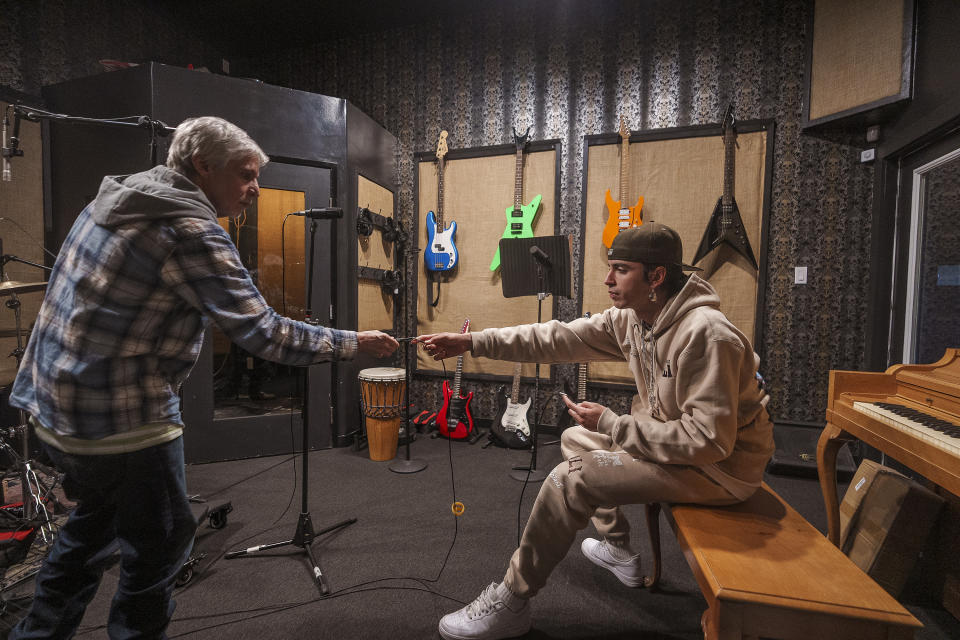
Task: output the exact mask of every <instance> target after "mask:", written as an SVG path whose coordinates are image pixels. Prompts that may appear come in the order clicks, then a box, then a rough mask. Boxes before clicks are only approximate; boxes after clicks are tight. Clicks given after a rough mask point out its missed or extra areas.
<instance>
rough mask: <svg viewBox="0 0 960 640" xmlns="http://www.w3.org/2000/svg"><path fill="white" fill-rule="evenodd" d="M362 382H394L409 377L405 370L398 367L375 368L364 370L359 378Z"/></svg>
mask: <svg viewBox="0 0 960 640" xmlns="http://www.w3.org/2000/svg"><path fill="white" fill-rule="evenodd" d="M357 377H358V378H359V379H360V380H365V381H367V382H386V381H392V380H403V379H405V378H406V377H407V372H406V370H405V369H400V368H397V367H373V368H371V369H364V370H362V371H361V372H360V375H359V376H357Z"/></svg>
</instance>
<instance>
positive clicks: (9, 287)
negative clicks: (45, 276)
mask: <svg viewBox="0 0 960 640" xmlns="http://www.w3.org/2000/svg"><path fill="white" fill-rule="evenodd" d="M46 288H47V283H46V282H15V281H13V280H7V281H5V282H0V296H9V295H13V294H15V293H30V292H32V291H43V290H44V289H46Z"/></svg>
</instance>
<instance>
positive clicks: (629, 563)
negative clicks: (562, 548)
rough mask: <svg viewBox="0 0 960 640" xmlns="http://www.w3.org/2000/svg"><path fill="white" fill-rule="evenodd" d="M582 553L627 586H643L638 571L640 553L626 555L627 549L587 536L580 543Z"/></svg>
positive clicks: (641, 574)
mask: <svg viewBox="0 0 960 640" xmlns="http://www.w3.org/2000/svg"><path fill="white" fill-rule="evenodd" d="M580 550H581V551H582V552H583V555H585V556H586V557H587V559H588V560H589V561H590V562H592V563H593V564H595V565H597V566H599V567H603V568H604V569H606V570H608V571H609V572H610V573H612V574H613V575H615V576H617V580H619V581H620V582H622V583H623V584H625V585H627V586H628V587H641V586H643V573H641V571H640V555H639V554H637V555H633V556H631V555H628V552H627V551H624V550H621V549H617V548H616V547H613V546H611V545H609V544H607V541H606V540H596V539H594V538H587V539H586V540H584V541H583V543H582V544H581V545H580Z"/></svg>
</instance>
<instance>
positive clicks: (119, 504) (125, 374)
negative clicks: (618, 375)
mask: <svg viewBox="0 0 960 640" xmlns="http://www.w3.org/2000/svg"><path fill="white" fill-rule="evenodd" d="M267 160H268V158H267V156H266V154H264V152H263V151H262V150H261V149H260V147H259V146H257V144H256V143H255V142H254V141H253V140H252V139H251V138H250V136H248V135H247V134H246V133H245V132H244V131H243V130H241V129H240V128H238V127H237V126H235V125H233V124H231V123H229V122H227V121H225V120H222V119H220V118H213V117H201V118H192V119H189V120H185V121H184V122H182V123H181V124H180V126H178V127H177V129H176V131H175V132H174V134H173V139H172V142H171V146H170V151H169V155H168V158H167V166H157V167H154V168H152V169H150V170H148V171H144V172H141V173H137V174H133V175H129V176H107V177H105V178H104V179H103V182H102V184H101V186H100V191H99V193H98V194H97V197H96V199H95V200H94V201H93V202H91V203H90V204H89V205H88V206H87V207H86V208H85V209H84V210H83V212H82V213H81V214H80V216H79V217H78V218H77V221H76V222H75V223H74V225H73V228H72V229H71V231H70V233H69V235H68V236H67V238H66V240H65V241H64V244H63V247H62V248H61V250H60V254H59V257H58V258H57V261H56V264H55V265H54V269H53V272H52V274H51V276H50V281H49V283H48V286H47V294H46V297H45V299H44V302H43V306H42V308H41V309H40V314H39V316H38V318H37V321H36V324H35V328H34V330H33V331H32V333H31V336H30V341H29V343H28V345H27V350H26V353H25V355H24V359H23V363H22V365H21V368H20V371H19V374H18V375H17V378H16V380H15V381H14V385H13V391H12V394H11V396H10V404H11V405H13V406H16V407H19V408H21V409H24V410H26V411H28V412H29V413H30V414H31V424H32V425H33V427H34V429H35V432H36V434H37V437H38V438H39V439H40V440H41V441H42V442H43V444H44V447H45V448H46V450H47V452H48V453H49V454H50V457H51V459H52V460H53V462H54V463H55V464H56V465H57V467H58V468H59V469H60V470H61V471H63V472H64V474H65V476H64V489H65V491H66V492H67V495H68V496H69V497H71V498H72V499H74V500H76V502H77V506H76V509H75V510H74V511H73V513H72V514H71V515H70V518H69V520H68V521H67V523H66V524H65V525H64V526H63V527H62V528H61V529H60V532H59V534H58V536H57V539H56V541H55V543H54V545H53V547H52V549H51V550H50V553H49V555H48V557H47V559H46V561H45V562H44V565H43V568H42V569H41V570H40V573H39V574H38V575H37V584H36V593H35V596H34V600H33V604H32V605H31V608H30V611H29V613H28V614H27V616H26V618H24V619H23V620H22V621H21V622H20V623H19V624H18V625H17V626H16V627H15V628H14V629H13V631H12V632H11V633H10V636H9V637H10V638H68V637H71V636H72V635H73V633H74V632H75V630H76V627H77V625H78V624H79V622H80V620H81V618H82V617H83V613H84V610H85V608H86V606H87V604H88V603H89V602H90V600H91V599H92V598H93V596H94V594H95V593H96V591H97V587H98V585H99V583H100V578H101V574H102V569H101V568H99V567H97V566H96V565H91V564H90V562H89V560H90V559H91V558H93V557H95V556H96V555H97V554H98V553H100V552H101V551H102V550H104V549H105V548H106V547H107V546H108V545H110V544H111V543H112V542H113V541H114V540H115V539H116V540H118V541H119V544H120V556H121V560H120V581H119V584H118V586H117V591H116V594H115V595H114V598H113V604H112V606H111V609H110V617H109V620H108V624H107V633H108V634H109V636H110V637H111V638H121V637H122V638H130V637H137V638H160V637H163V635H164V629H166V627H167V624H168V623H169V621H170V616H171V615H172V613H173V601H172V598H171V594H172V592H173V586H174V581H175V578H176V575H177V573H178V572H179V570H180V568H181V565H182V564H183V562H184V561H185V560H186V559H187V558H188V556H189V554H190V549H191V546H192V542H193V536H194V532H195V529H196V521H195V520H194V517H193V515H192V513H191V510H190V508H189V503H188V500H187V495H186V489H185V481H184V462H183V438H182V433H183V419H182V417H181V415H180V398H179V392H180V386H181V385H182V384H183V381H184V379H185V378H186V377H187V375H188V374H189V373H190V370H191V368H192V367H193V365H194V364H195V363H196V361H197V357H198V355H199V353H200V347H201V345H202V343H203V335H204V329H205V327H206V326H207V324H208V323H209V322H213V323H214V324H216V325H217V326H218V327H219V328H220V329H221V330H222V331H223V332H224V333H225V334H226V335H227V336H228V337H229V338H230V339H231V340H233V341H234V342H235V343H237V344H238V345H240V346H241V347H242V348H243V349H244V350H246V351H247V352H249V353H251V354H253V355H256V356H258V357H260V358H264V359H267V360H272V361H274V362H279V363H282V364H287V365H308V364H312V363H315V362H324V361H330V360H337V359H349V358H352V357H353V356H354V354H355V353H356V352H357V351H361V352H364V353H369V354H372V355H375V356H385V355H388V354H390V353H392V352H393V351H394V350H395V349H396V348H397V342H396V340H394V339H393V338H392V337H390V336H388V335H386V334H384V333H381V332H378V331H365V332H360V333H356V332H353V331H340V330H336V329H329V328H325V327H320V326H314V325H311V324H308V323H304V322H297V321H295V320H291V319H289V318H285V317H283V316H281V315H279V314H277V313H276V312H275V311H274V310H273V309H271V308H270V307H269V305H267V303H266V301H265V300H264V299H263V296H262V295H261V294H260V292H259V291H258V290H257V288H256V286H254V283H253V281H252V280H251V278H250V274H249V273H248V272H247V270H246V268H244V266H243V264H242V263H241V260H240V256H239V255H238V253H237V249H236V247H235V246H234V244H233V242H232V241H231V240H230V237H229V235H227V233H226V232H225V231H224V230H223V228H222V227H221V226H220V224H219V223H218V222H217V217H218V216H230V217H233V218H236V217H237V216H238V215H240V213H241V212H242V211H243V209H244V208H245V207H247V206H249V205H251V204H252V203H253V202H254V201H255V200H256V199H257V197H258V196H259V194H260V186H259V183H258V181H257V180H258V177H259V175H260V168H261V167H262V166H263V165H264V164H265V163H266V162H267Z"/></svg>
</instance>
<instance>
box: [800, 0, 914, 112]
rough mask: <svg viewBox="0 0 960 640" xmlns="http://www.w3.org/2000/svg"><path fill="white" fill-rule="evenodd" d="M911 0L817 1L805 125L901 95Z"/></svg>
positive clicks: (903, 86) (903, 83) (905, 70)
mask: <svg viewBox="0 0 960 640" xmlns="http://www.w3.org/2000/svg"><path fill="white" fill-rule="evenodd" d="M912 3H913V0H817V2H816V3H815V7H814V18H813V39H812V53H811V59H810V74H809V80H808V81H809V83H810V85H809V96H810V98H809V101H810V104H809V111H808V116H807V118H808V120H811V121H812V120H817V119H819V118H825V117H828V116H831V115H833V114H838V113H842V112H845V111H850V110H856V109H857V108H858V107H862V106H865V105H870V104H873V103H876V102H877V101H880V100H883V99H885V98H896V97H899V96H901V93H902V92H904V91H905V82H904V80H905V77H904V74H905V73H909V66H907V65H905V64H904V63H905V58H904V31H905V30H904V19H905V17H906V18H908V19H909V15H910V13H909V7H912Z"/></svg>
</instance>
